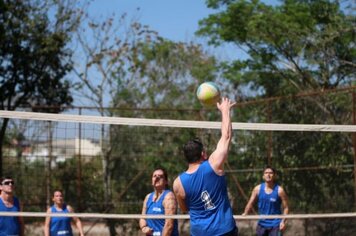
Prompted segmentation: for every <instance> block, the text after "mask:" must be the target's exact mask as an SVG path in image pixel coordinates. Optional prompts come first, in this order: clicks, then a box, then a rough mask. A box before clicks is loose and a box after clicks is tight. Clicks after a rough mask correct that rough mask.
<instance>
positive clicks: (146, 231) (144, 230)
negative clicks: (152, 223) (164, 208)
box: [142, 226, 153, 235]
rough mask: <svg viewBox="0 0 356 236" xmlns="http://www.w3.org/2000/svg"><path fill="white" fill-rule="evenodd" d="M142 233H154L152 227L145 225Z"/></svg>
mask: <svg viewBox="0 0 356 236" xmlns="http://www.w3.org/2000/svg"><path fill="white" fill-rule="evenodd" d="M142 233H144V234H149V235H151V234H152V233H153V230H152V229H151V228H150V227H148V226H145V227H143V228H142Z"/></svg>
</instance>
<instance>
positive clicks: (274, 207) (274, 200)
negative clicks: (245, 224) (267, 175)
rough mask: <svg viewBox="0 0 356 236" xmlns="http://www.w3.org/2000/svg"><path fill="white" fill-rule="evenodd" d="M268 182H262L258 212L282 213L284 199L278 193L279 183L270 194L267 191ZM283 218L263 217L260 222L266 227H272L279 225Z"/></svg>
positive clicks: (265, 213)
mask: <svg viewBox="0 0 356 236" xmlns="http://www.w3.org/2000/svg"><path fill="white" fill-rule="evenodd" d="M265 187H266V184H265V183H262V184H261V186H260V192H259V193H258V213H259V214H260V215H280V214H282V211H281V203H282V200H281V198H280V197H279V195H278V187H279V186H278V185H277V184H275V185H274V187H273V191H272V192H271V193H270V194H268V193H266V192H265ZM280 222H281V219H262V220H259V221H258V224H259V225H260V226H262V227H264V228H272V227H277V226H279V224H280Z"/></svg>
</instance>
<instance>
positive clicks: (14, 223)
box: [0, 177, 24, 236]
mask: <svg viewBox="0 0 356 236" xmlns="http://www.w3.org/2000/svg"><path fill="white" fill-rule="evenodd" d="M14 188H15V182H14V180H13V179H12V178H11V177H4V178H0V192H1V193H0V211H3V212H19V211H21V207H20V202H19V200H18V199H17V198H16V197H15V196H14ZM3 235H6V236H7V235H13V236H23V235H24V223H23V219H22V217H19V216H0V236H3Z"/></svg>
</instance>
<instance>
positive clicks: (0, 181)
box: [0, 176, 14, 184]
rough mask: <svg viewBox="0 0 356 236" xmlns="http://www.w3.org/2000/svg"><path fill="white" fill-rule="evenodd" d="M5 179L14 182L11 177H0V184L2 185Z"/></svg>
mask: <svg viewBox="0 0 356 236" xmlns="http://www.w3.org/2000/svg"><path fill="white" fill-rule="evenodd" d="M5 179H12V180H14V179H13V178H12V177H11V176H3V177H0V184H2V181H4V180H5Z"/></svg>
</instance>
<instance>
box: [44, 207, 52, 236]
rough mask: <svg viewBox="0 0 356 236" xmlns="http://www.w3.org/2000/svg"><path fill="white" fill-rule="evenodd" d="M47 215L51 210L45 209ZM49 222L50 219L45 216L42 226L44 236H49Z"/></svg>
mask: <svg viewBox="0 0 356 236" xmlns="http://www.w3.org/2000/svg"><path fill="white" fill-rule="evenodd" d="M47 213H51V208H48V209H47ZM50 221H51V217H49V216H46V219H45V224H44V235H45V236H49V227H50V225H49V224H50Z"/></svg>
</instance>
